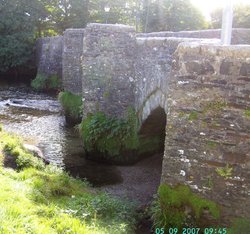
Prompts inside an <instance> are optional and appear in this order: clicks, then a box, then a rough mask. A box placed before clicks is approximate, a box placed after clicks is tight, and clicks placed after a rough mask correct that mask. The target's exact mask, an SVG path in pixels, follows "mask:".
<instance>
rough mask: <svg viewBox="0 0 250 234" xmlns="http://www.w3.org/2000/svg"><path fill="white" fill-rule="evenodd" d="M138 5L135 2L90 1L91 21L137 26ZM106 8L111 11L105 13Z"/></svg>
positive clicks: (117, 0) (129, 0)
mask: <svg viewBox="0 0 250 234" xmlns="http://www.w3.org/2000/svg"><path fill="white" fill-rule="evenodd" d="M136 4H137V2H136V1H134V0H126V1H124V0H116V1H111V0H90V1H89V14H90V18H89V21H90V22H97V23H109V24H115V23H122V24H129V25H135V16H136V10H137V6H136ZM105 8H108V9H109V11H108V12H105Z"/></svg>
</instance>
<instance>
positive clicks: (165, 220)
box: [152, 184, 220, 229]
mask: <svg viewBox="0 0 250 234" xmlns="http://www.w3.org/2000/svg"><path fill="white" fill-rule="evenodd" d="M187 207H188V208H189V210H190V212H189V213H187ZM204 209H208V210H209V212H210V213H211V215H212V216H213V218H215V219H218V218H219V216H220V212H219V208H218V206H217V205H216V203H214V202H213V201H210V200H207V199H204V198H202V197H200V196H198V195H197V194H194V193H192V191H191V190H190V188H189V187H188V186H186V185H178V186H176V187H171V186H169V185H166V184H162V185H160V187H159V189H158V197H157V198H156V200H155V201H154V202H153V204H152V218H153V221H154V226H155V227H162V228H165V229H168V228H170V227H177V228H181V227H183V226H184V225H197V226H198V225H199V221H200V219H201V216H202V212H203V210H204ZM190 217H192V218H190Z"/></svg>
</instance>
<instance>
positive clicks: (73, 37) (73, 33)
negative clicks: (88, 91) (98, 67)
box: [62, 29, 84, 95]
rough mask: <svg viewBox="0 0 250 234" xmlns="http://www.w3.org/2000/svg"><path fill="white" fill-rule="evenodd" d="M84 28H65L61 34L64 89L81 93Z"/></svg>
mask: <svg viewBox="0 0 250 234" xmlns="http://www.w3.org/2000/svg"><path fill="white" fill-rule="evenodd" d="M83 37H84V29H67V30H66V31H65V32H64V34H63V56H62V81H63V88H64V90H67V91H70V92H72V93H73V94H76V95H82V71H81V56H82V53H83Z"/></svg>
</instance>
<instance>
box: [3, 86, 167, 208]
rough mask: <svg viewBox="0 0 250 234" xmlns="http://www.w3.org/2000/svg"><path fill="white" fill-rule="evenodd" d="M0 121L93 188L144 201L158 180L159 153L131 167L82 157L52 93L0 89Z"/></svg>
mask: <svg viewBox="0 0 250 234" xmlns="http://www.w3.org/2000/svg"><path fill="white" fill-rule="evenodd" d="M0 123H1V124H3V127H4V129H5V130H6V131H9V132H13V133H16V134H18V135H20V136H22V138H23V139H24V141H25V143H28V144H33V145H36V146H37V147H39V148H40V149H41V150H42V152H43V154H44V155H45V157H46V159H47V160H48V161H50V162H51V163H54V164H56V165H58V166H60V167H63V168H65V169H66V170H67V171H68V172H69V173H70V174H72V175H73V176H75V177H79V178H86V179H87V180H88V181H89V182H90V183H91V184H92V185H93V186H94V187H98V188H99V189H100V190H103V191H106V192H108V193H111V194H113V195H116V196H119V197H124V198H128V199H130V200H134V201H137V202H138V203H140V204H147V203H148V202H149V201H150V200H151V199H152V196H153V194H154V193H156V190H157V187H158V185H159V183H160V175H161V162H162V155H153V156H152V157H150V158H147V159H145V160H143V161H141V162H139V163H137V164H135V165H132V166H114V165H107V164H100V163H97V162H93V161H89V160H85V159H84V149H83V146H82V142H81V139H80V138H79V135H78V132H77V128H76V127H75V128H73V127H69V126H67V124H66V123H65V119H64V116H63V111H62V108H61V106H60V103H59V102H58V101H57V99H56V97H55V96H50V95H47V94H41V93H36V92H33V91H32V90H30V89H29V88H28V87H25V86H21V87H20V86H18V87H8V88H5V89H1V88H0Z"/></svg>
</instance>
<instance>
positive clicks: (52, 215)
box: [0, 131, 136, 234]
mask: <svg viewBox="0 0 250 234" xmlns="http://www.w3.org/2000/svg"><path fill="white" fill-rule="evenodd" d="M0 134H1V135H0V139H1V142H0V152H1V149H3V147H6V149H7V150H8V152H11V149H13V148H14V147H13V146H14V145H17V146H16V147H21V146H20V144H19V143H20V142H21V140H20V139H17V138H13V136H11V135H9V134H7V133H5V132H2V131H1V132H0ZM11 140H12V141H11ZM6 145H7V146H6ZM0 184H1V193H0V204H1V207H0V233H37V234H38V233H52V234H53V233H79V234H80V233H82V234H83V233H84V234H85V233H86V234H88V233H89V234H90V233H91V234H92V233H96V234H99V233H100V234H102V233H111V234H112V233H132V232H133V226H134V224H135V218H136V215H135V205H134V204H133V203H129V202H127V201H126V200H125V201H124V200H119V199H117V198H113V197H110V196H108V195H107V194H105V193H100V192H97V191H96V190H95V189H94V188H91V187H90V186H89V185H88V183H87V182H84V181H82V180H79V179H74V178H72V177H70V176H69V175H68V174H67V173H65V172H64V171H63V170H62V169H60V168H57V167H56V166H51V165H47V166H44V167H42V168H39V169H38V168H35V167H32V166H31V167H29V168H22V170H19V171H18V172H16V171H14V170H10V169H6V168H3V167H1V168H0Z"/></svg>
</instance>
